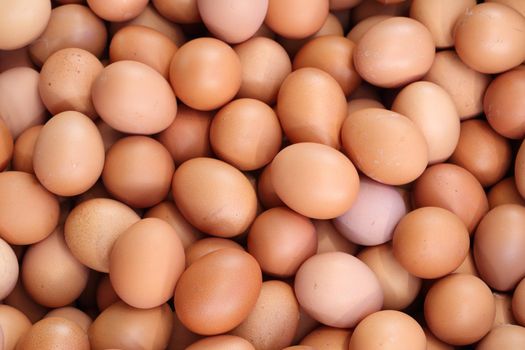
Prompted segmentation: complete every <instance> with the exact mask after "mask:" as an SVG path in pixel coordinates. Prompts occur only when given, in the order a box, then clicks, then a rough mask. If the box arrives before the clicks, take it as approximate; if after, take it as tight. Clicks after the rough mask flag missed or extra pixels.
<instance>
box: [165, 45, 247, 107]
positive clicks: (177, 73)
mask: <svg viewBox="0 0 525 350" xmlns="http://www.w3.org/2000/svg"><path fill="white" fill-rule="evenodd" d="M170 82H171V86H172V87H173V90H174V91H175V94H176V95H177V97H178V98H179V99H180V100H181V101H182V102H184V104H186V105H188V106H189V107H192V108H195V109H198V110H204V111H209V110H213V109H216V108H219V107H221V106H223V105H224V104H226V103H227V102H229V101H230V100H231V99H232V98H233V97H234V96H235V95H236V94H237V92H238V91H239V88H240V86H241V62H240V60H239V57H238V56H237V55H236V54H235V51H233V49H232V48H231V47H230V46H229V45H228V44H226V43H224V42H222V41H220V40H218V39H214V38H198V39H194V40H191V41H188V42H187V43H185V44H184V45H182V46H181V47H180V48H179V50H177V52H176V53H175V55H174V56H173V60H172V61H171V66H170Z"/></svg>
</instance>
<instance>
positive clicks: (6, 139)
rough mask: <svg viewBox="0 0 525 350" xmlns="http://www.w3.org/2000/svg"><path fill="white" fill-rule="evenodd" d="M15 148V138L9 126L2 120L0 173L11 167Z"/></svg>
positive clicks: (0, 124) (0, 123) (0, 130)
mask: <svg viewBox="0 0 525 350" xmlns="http://www.w3.org/2000/svg"><path fill="white" fill-rule="evenodd" d="M13 148H14V144H13V137H12V136H11V133H10V132H9V129H8V128H7V125H6V124H5V123H4V121H3V120H2V119H0V171H3V170H4V169H5V168H7V166H8V165H9V162H10V161H11V158H12V157H13Z"/></svg>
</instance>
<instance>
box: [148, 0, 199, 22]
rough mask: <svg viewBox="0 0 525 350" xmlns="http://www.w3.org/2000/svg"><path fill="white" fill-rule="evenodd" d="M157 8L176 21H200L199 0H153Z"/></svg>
mask: <svg viewBox="0 0 525 350" xmlns="http://www.w3.org/2000/svg"><path fill="white" fill-rule="evenodd" d="M152 3H153V5H154V6H155V8H156V9H157V10H158V11H159V12H160V13H161V14H162V15H163V16H164V17H166V18H168V19H169V20H171V21H173V22H176V23H197V22H200V20H201V18H200V14H199V8H198V7H197V0H152Z"/></svg>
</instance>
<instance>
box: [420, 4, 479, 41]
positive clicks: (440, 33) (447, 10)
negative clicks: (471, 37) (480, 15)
mask: <svg viewBox="0 0 525 350" xmlns="http://www.w3.org/2000/svg"><path fill="white" fill-rule="evenodd" d="M475 5H476V1H475V0H461V1H457V0H445V1H443V0H431V1H428V0H412V5H410V17H412V18H414V19H416V20H418V21H419V22H421V23H423V24H424V25H425V27H427V28H428V30H429V31H430V33H432V37H433V38H434V43H435V44H436V47H438V48H445V47H452V46H454V37H453V34H454V25H455V24H456V21H457V19H458V18H459V17H460V16H462V15H463V14H464V13H465V12H466V11H467V10H468V9H470V8H472V7H474V6H475Z"/></svg>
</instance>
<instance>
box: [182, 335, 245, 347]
mask: <svg viewBox="0 0 525 350" xmlns="http://www.w3.org/2000/svg"><path fill="white" fill-rule="evenodd" d="M185 349H186V350H222V349H229V350H255V348H254V347H253V345H252V344H250V342H249V341H247V340H246V339H244V338H241V337H237V336H234V335H216V336H214V337H206V338H203V339H201V340H198V341H196V342H195V343H193V344H191V345H190V346H188V347H187V348H185Z"/></svg>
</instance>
